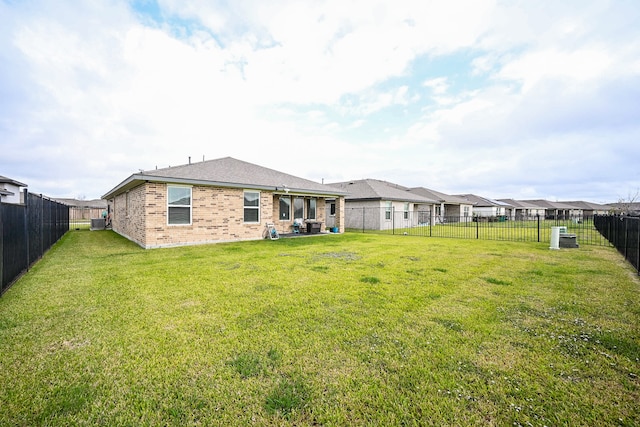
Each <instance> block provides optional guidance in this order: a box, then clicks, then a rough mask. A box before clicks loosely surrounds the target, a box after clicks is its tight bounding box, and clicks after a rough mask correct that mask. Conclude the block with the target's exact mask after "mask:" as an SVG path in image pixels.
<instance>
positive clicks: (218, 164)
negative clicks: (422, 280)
mask: <svg viewBox="0 0 640 427" xmlns="http://www.w3.org/2000/svg"><path fill="white" fill-rule="evenodd" d="M143 182H167V183H172V184H189V185H207V186H216V187H229V188H247V189H256V190H271V191H286V192H291V193H292V194H296V193H299V194H318V195H329V196H342V195H343V194H344V193H343V192H341V191H339V190H336V189H335V188H333V187H330V186H328V185H324V184H319V183H317V182H314V181H311V180H308V179H304V178H299V177H297V176H293V175H289V174H286V173H284V172H279V171H276V170H273V169H269V168H265V167H263V166H258V165H255V164H253V163H248V162H244V161H242V160H237V159H234V158H232V157H224V158H221V159H215V160H207V161H203V162H196V163H189V164H186V165H181V166H174V167H168V168H164V169H153V170H149V171H143V172H140V173H136V174H133V175H131V176H130V177H129V178H127V179H125V180H124V181H122V182H121V183H120V184H118V185H117V186H116V187H114V188H113V189H112V190H110V191H109V192H108V193H106V194H105V195H104V196H102V198H103V199H109V198H111V197H113V196H115V195H117V194H120V193H122V192H124V191H127V190H129V189H131V188H133V187H136V186H138V185H140V184H141V183H143Z"/></svg>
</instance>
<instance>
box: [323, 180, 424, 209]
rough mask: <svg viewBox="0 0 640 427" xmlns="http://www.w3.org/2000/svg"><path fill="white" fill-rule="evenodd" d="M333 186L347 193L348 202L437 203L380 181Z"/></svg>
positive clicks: (347, 182) (338, 183)
mask: <svg viewBox="0 0 640 427" xmlns="http://www.w3.org/2000/svg"><path fill="white" fill-rule="evenodd" d="M328 185H331V186H332V187H335V188H337V189H339V190H341V191H345V192H346V193H347V196H346V197H345V199H346V200H390V201H391V200H394V201H403V202H412V203H429V204H431V203H436V201H435V200H433V199H429V198H427V197H423V196H421V195H419V194H415V193H411V192H409V191H407V190H406V187H403V186H401V185H397V184H393V183H391V182H387V181H381V180H378V179H360V180H355V181H345V182H336V183H332V184H328Z"/></svg>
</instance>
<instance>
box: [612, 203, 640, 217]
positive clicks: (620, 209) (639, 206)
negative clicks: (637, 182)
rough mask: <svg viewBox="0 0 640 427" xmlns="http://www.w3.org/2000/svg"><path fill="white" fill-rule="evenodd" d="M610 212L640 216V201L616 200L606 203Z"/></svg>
mask: <svg viewBox="0 0 640 427" xmlns="http://www.w3.org/2000/svg"><path fill="white" fill-rule="evenodd" d="M606 206H607V207H609V209H610V210H609V213H615V214H625V215H634V216H640V202H616V203H609V204H608V205H606Z"/></svg>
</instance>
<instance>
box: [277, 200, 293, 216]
mask: <svg viewBox="0 0 640 427" xmlns="http://www.w3.org/2000/svg"><path fill="white" fill-rule="evenodd" d="M290 219H291V197H280V221H289V220H290Z"/></svg>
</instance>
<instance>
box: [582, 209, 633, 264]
mask: <svg viewBox="0 0 640 427" xmlns="http://www.w3.org/2000/svg"><path fill="white" fill-rule="evenodd" d="M593 222H594V224H595V227H596V228H597V229H598V231H599V232H600V233H601V234H602V235H603V236H604V237H605V238H606V239H607V240H608V241H609V242H611V244H612V245H613V246H615V247H616V249H618V251H619V252H620V253H621V254H622V255H623V256H624V257H625V258H626V259H627V261H629V262H630V263H631V265H633V267H634V268H635V269H636V271H637V272H638V274H640V217H637V216H626V215H625V216H618V215H596V216H595V217H594V218H593Z"/></svg>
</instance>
